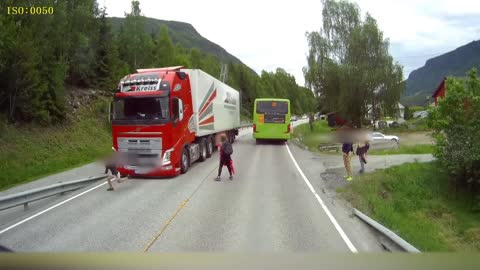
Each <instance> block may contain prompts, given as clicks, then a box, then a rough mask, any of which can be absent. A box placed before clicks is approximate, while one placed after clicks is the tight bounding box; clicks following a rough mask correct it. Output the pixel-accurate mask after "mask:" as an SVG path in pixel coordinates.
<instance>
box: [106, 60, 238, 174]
mask: <svg viewBox="0 0 480 270" xmlns="http://www.w3.org/2000/svg"><path fill="white" fill-rule="evenodd" d="M110 117H111V122H112V138H113V147H114V149H115V150H116V151H117V152H118V153H119V154H120V155H122V156H126V157H127V158H126V159H124V160H126V161H125V162H124V164H123V165H122V167H120V168H118V170H119V172H120V173H121V174H122V175H130V176H146V177H162V176H176V175H178V174H180V173H186V172H187V171H188V169H189V167H190V166H191V164H192V163H193V162H195V161H197V160H199V161H204V160H206V159H207V158H209V157H210V156H211V155H212V153H213V152H214V151H215V148H216V147H215V135H217V134H219V133H224V134H226V136H227V138H228V139H229V140H230V141H231V142H232V143H233V141H234V140H235V136H236V135H238V129H239V128H240V99H239V92H238V91H236V90H235V89H233V88H231V87H230V86H228V85H226V84H224V83H223V82H221V81H219V80H217V79H215V78H214V77H212V76H210V75H209V74H207V73H205V72H203V71H201V70H199V69H184V68H183V67H181V66H180V67H166V68H154V69H139V70H137V73H135V74H130V75H127V76H125V77H124V78H123V79H122V80H121V81H120V83H119V84H118V88H117V92H116V93H115V96H114V100H113V102H112V105H111V113H110Z"/></svg>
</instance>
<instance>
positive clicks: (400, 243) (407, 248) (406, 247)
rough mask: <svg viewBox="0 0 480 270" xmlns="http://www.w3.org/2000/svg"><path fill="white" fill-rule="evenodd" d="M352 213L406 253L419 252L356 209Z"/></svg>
mask: <svg viewBox="0 0 480 270" xmlns="http://www.w3.org/2000/svg"><path fill="white" fill-rule="evenodd" d="M353 213H354V214H355V215H356V216H357V217H359V218H360V219H362V220H363V221H365V222H366V223H367V224H369V225H370V226H372V227H373V228H375V229H377V230H378V231H379V232H381V233H382V234H384V235H385V236H386V237H388V238H389V239H390V240H392V241H393V242H394V243H395V244H397V245H398V246H400V247H401V248H403V249H404V250H405V251H407V252H411V253H420V250H418V249H417V248H415V247H414V246H412V245H411V244H410V243H408V242H407V241H405V240H403V239H402V238H401V237H400V236H398V235H396V234H395V233H394V232H392V231H390V230H389V229H387V228H385V227H384V226H383V225H382V224H380V223H378V222H376V221H375V220H373V219H371V218H370V217H368V216H367V215H365V214H364V213H362V212H360V211H358V210H357V209H355V208H354V209H353Z"/></svg>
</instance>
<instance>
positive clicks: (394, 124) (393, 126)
mask: <svg viewBox="0 0 480 270" xmlns="http://www.w3.org/2000/svg"><path fill="white" fill-rule="evenodd" d="M399 126H400V124H399V123H398V122H396V121H395V122H393V123H391V124H390V127H392V128H397V127H399Z"/></svg>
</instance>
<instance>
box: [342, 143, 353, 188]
mask: <svg viewBox="0 0 480 270" xmlns="http://www.w3.org/2000/svg"><path fill="white" fill-rule="evenodd" d="M342 153H343V165H344V166H345V170H346V171H347V176H345V179H346V180H347V181H352V179H353V174H352V155H351V153H353V143H351V142H344V143H343V144H342Z"/></svg>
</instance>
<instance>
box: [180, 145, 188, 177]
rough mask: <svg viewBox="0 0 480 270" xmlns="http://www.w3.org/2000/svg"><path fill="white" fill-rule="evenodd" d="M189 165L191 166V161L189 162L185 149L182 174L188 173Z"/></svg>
mask: <svg viewBox="0 0 480 270" xmlns="http://www.w3.org/2000/svg"><path fill="white" fill-rule="evenodd" d="M189 165H190V161H189V160H188V151H187V148H183V151H182V158H181V160H180V172H181V173H182V174H184V173H186V172H187V171H188V167H189Z"/></svg>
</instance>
